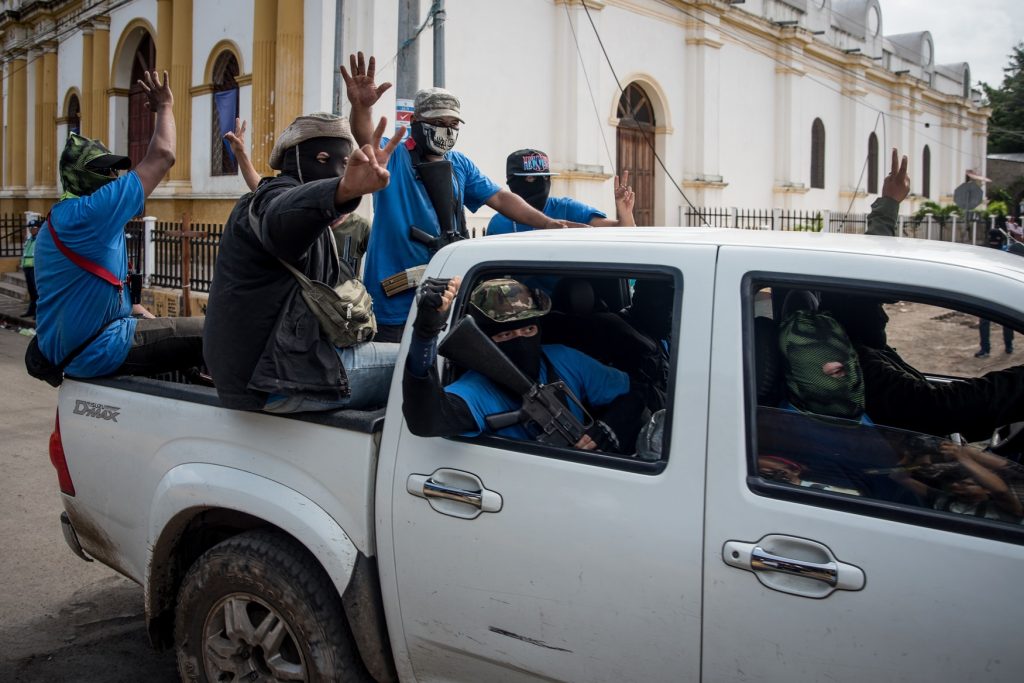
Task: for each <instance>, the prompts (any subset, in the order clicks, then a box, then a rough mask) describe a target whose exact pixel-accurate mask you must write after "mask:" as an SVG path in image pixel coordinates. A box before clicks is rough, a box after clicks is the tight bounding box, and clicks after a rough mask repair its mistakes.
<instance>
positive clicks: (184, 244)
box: [167, 213, 200, 318]
mask: <svg viewBox="0 0 1024 683" xmlns="http://www.w3.org/2000/svg"><path fill="white" fill-rule="evenodd" d="M191 227H192V217H191V216H190V215H189V214H188V213H183V214H181V230H175V231H172V232H168V233H167V234H168V236H170V237H180V238H181V312H182V313H184V314H185V317H186V318H187V317H189V316H191V315H192V302H191V301H190V299H191V294H192V283H191V279H190V275H189V272H190V271H191V269H192V237H193V236H195V235H198V234H200V233H198V232H192V231H191V230H190V228H191Z"/></svg>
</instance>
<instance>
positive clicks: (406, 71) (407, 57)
mask: <svg viewBox="0 0 1024 683" xmlns="http://www.w3.org/2000/svg"><path fill="white" fill-rule="evenodd" d="M419 26H420V3H419V0H398V45H399V50H398V76H397V78H396V79H395V81H396V82H395V97H397V98H398V99H399V100H412V99H413V98H414V97H415V96H416V91H417V90H418V89H419V88H418V77H419V71H420V53H419V50H418V49H417V45H416V43H415V42H412V43H409V44H408V45H406V41H408V40H410V39H411V38H412V37H413V36H414V35H415V34H416V29H418V28H419ZM403 46H404V47H403Z"/></svg>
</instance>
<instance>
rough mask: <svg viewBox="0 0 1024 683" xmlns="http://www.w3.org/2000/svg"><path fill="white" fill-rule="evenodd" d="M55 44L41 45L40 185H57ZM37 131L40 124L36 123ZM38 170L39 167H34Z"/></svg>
mask: <svg viewBox="0 0 1024 683" xmlns="http://www.w3.org/2000/svg"><path fill="white" fill-rule="evenodd" d="M57 106H58V105H57V43H56V42H52V41H51V42H48V43H44V44H43V119H42V123H41V126H42V130H43V135H42V138H41V140H42V157H43V159H42V172H41V173H40V174H39V177H40V182H39V184H40V185H43V186H45V187H55V186H56V185H57ZM36 126H37V130H38V129H39V128H38V127H39V126H40V123H39V122H37V123H36ZM36 168H37V169H38V168H39V165H37V166H36Z"/></svg>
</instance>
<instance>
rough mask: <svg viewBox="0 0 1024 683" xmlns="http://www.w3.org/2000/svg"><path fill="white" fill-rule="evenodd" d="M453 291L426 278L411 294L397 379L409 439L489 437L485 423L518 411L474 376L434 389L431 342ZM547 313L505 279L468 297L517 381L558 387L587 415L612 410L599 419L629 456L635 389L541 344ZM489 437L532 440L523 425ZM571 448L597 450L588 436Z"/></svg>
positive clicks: (617, 375) (542, 299)
mask: <svg viewBox="0 0 1024 683" xmlns="http://www.w3.org/2000/svg"><path fill="white" fill-rule="evenodd" d="M459 286H460V280H459V279H458V278H453V279H451V280H438V279H433V278H431V279H428V280H426V281H424V282H423V283H422V284H421V285H420V287H419V293H418V295H417V298H418V305H417V313H416V319H415V321H414V322H413V333H412V341H411V343H410V345H409V354H408V359H407V360H406V366H405V375H404V377H403V379H402V413H403V415H404V416H405V420H406V423H407V424H408V425H409V431H411V432H412V433H413V434H416V435H417V436H454V435H457V434H461V435H462V436H478V435H480V434H484V433H490V434H493V433H495V432H492V431H491V430H490V428H489V427H488V426H487V422H486V418H487V416H488V415H494V414H497V413H507V412H509V411H513V410H516V409H518V408H519V407H520V405H521V403H522V401H521V399H520V398H519V397H516V396H513V395H511V394H510V393H509V392H508V391H507V390H505V389H503V388H501V387H499V386H497V385H496V384H495V383H494V382H492V381H491V380H490V379H488V378H486V377H484V376H483V375H481V374H480V373H478V372H476V371H474V370H469V371H467V372H466V373H465V374H463V375H462V376H461V377H459V379H457V380H456V381H455V382H453V383H451V384H449V385H448V386H446V387H442V386H441V383H440V379H439V377H438V374H437V368H436V366H435V359H436V357H437V335H438V333H439V332H440V331H441V329H442V328H443V327H444V324H445V321H446V320H447V318H448V311H449V309H450V308H451V304H452V301H454V299H455V296H456V294H458V291H459ZM550 310H551V301H550V299H548V296H547V294H545V293H544V292H543V291H542V290H540V289H530V288H529V287H527V286H526V285H524V284H523V283H521V282H519V281H517V280H514V279H511V278H496V279H492V280H486V281H484V282H481V283H480V284H479V285H477V286H476V287H475V288H474V289H473V292H472V293H471V294H470V297H469V315H471V316H472V317H473V318H474V320H475V321H476V323H477V325H478V326H479V327H480V329H481V330H482V331H483V332H484V333H485V334H487V335H488V336H490V337H491V339H492V340H493V341H494V342H495V343H496V344H497V345H498V348H499V349H501V350H502V352H504V354H505V355H506V356H507V357H508V358H509V360H511V361H512V362H513V363H515V364H516V366H517V367H518V368H519V369H520V370H521V371H522V372H523V373H524V374H525V375H527V376H528V377H530V378H531V379H533V380H534V381H536V382H540V383H541V384H544V383H548V382H553V381H555V380H556V378H557V379H561V380H562V381H564V382H565V384H566V385H567V387H568V388H569V390H570V391H571V392H572V393H573V395H574V396H576V397H577V398H578V399H580V400H581V401H583V402H584V403H585V404H586V405H589V406H591V407H596V408H602V407H611V406H612V404H614V405H615V408H613V409H611V410H606V411H605V413H606V416H607V417H606V422H607V423H608V428H609V429H610V432H611V433H612V434H613V435H614V436H615V437H616V439H615V440H617V441H618V442H619V443H621V444H623V446H624V448H623V450H624V451H630V450H631V449H632V446H633V444H634V443H635V441H636V436H637V433H638V431H639V428H640V420H639V415H640V412H639V410H638V408H639V409H642V401H641V400H640V399H639V396H640V394H641V390H640V388H639V387H633V386H631V381H630V378H629V376H628V375H626V373H624V372H622V371H620V370H616V369H614V368H610V367H608V366H607V365H603V364H601V363H599V362H598V361H596V360H594V359H593V358H591V357H590V356H588V355H586V354H584V353H582V352H580V351H577V350H576V349H573V348H570V347H568V346H562V345H560V344H542V343H541V342H542V332H543V325H544V316H546V315H547V314H548V312H549V311H550ZM570 410H572V411H573V413H574V414H575V415H576V417H577V418H578V419H582V418H583V415H582V413H581V412H580V409H579V407H578V406H576V405H575V404H574V403H572V402H570ZM613 415H614V416H615V418H613V417H612V416H613ZM496 434H497V435H498V436H505V437H509V438H512V439H517V440H521V441H532V440H533V439H534V437H535V436H537V435H536V434H535V433H533V432H532V431H531V430H530V428H529V427H528V426H526V425H523V424H516V425H513V426H511V427H505V428H503V429H500V430H499V431H498V432H496ZM575 447H576V448H580V449H584V450H594V449H595V448H597V443H596V442H595V441H594V440H593V438H591V436H590V435H584V436H583V437H582V438H581V439H580V440H579V441H578V442H577V443H576V444H575Z"/></svg>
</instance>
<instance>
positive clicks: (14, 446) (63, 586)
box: [0, 329, 178, 683]
mask: <svg viewBox="0 0 1024 683" xmlns="http://www.w3.org/2000/svg"><path fill="white" fill-rule="evenodd" d="M28 341H29V338H28V337H25V336H22V335H19V334H17V332H16V331H12V330H10V329H0V395H2V397H3V403H2V405H3V409H2V411H0V434H2V435H3V436H2V438H0V541H2V544H3V547H2V552H0V681H4V682H5V683H7V682H11V681H18V682H26V683H29V682H31V683H36V682H40V683H42V682H43V681H46V682H47V683H56V682H61V681H69V682H70V681H76V682H78V681H83V682H90V683H91V682H93V681H95V682H99V683H107V682H111V683H120V682H124V683H128V682H129V681H131V682H135V681H142V680H147V681H158V682H159V681H168V682H172V681H176V680H178V677H177V671H176V667H175V662H174V654H173V652H155V651H154V650H152V649H151V648H150V646H149V641H148V640H147V638H146V631H145V624H144V622H143V602H142V588H141V587H140V586H138V585H137V584H135V583H133V582H131V581H129V580H127V579H125V578H123V577H121V576H120V575H119V574H116V573H115V572H114V571H113V570H111V569H108V568H107V567H105V566H103V565H101V564H99V563H98V562H92V563H88V562H84V561H82V560H81V559H79V558H78V557H77V556H75V555H74V554H72V552H71V551H70V550H69V549H68V547H67V545H66V544H65V542H64V538H63V536H62V535H61V530H60V522H59V516H60V513H61V511H62V510H63V507H62V506H61V501H60V493H59V490H58V488H57V476H56V474H55V472H54V469H53V466H52V465H51V464H50V459H49V453H48V446H47V444H48V440H49V437H50V432H51V431H52V430H53V418H54V411H55V407H56V403H57V390H56V389H53V388H51V387H50V386H49V385H47V384H45V383H43V382H40V381H38V380H35V379H32V378H31V377H29V376H28V375H27V374H26V373H25V366H24V362H23V357H24V354H25V347H26V346H27V345H28Z"/></svg>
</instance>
